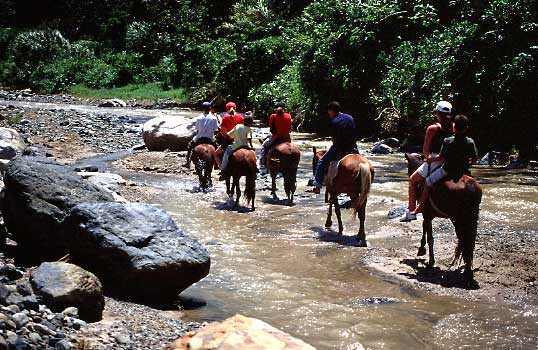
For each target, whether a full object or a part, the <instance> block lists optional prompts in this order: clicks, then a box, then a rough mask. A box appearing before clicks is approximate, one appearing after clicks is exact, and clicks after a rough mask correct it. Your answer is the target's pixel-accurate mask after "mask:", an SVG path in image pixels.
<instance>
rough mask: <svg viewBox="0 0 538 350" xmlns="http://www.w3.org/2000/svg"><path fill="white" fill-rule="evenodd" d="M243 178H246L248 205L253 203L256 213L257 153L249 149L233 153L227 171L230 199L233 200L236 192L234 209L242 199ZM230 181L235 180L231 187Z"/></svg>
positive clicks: (227, 190) (227, 191) (227, 186)
mask: <svg viewBox="0 0 538 350" xmlns="http://www.w3.org/2000/svg"><path fill="white" fill-rule="evenodd" d="M242 176H244V177H245V197H246V199H247V204H248V203H251V205H252V206H251V209H252V211H254V199H255V197H256V153H255V152H254V151H253V150H251V149H248V148H240V149H238V150H237V151H235V152H233V153H232V155H231V156H230V162H229V163H228V167H227V170H226V193H227V194H228V196H230V198H233V194H234V189H235V191H236V199H235V206H234V208H237V206H238V205H239V198H241V189H240V188H239V179H240V178H241V177H242ZM230 179H232V180H233V181H232V186H231V187H230Z"/></svg>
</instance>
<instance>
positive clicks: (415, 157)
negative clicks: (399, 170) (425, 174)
mask: <svg viewBox="0 0 538 350" xmlns="http://www.w3.org/2000/svg"><path fill="white" fill-rule="evenodd" d="M405 159H406V160H407V175H408V176H411V175H413V173H414V172H415V171H416V170H417V169H418V167H419V166H421V165H422V163H424V157H423V156H422V154H420V153H405Z"/></svg>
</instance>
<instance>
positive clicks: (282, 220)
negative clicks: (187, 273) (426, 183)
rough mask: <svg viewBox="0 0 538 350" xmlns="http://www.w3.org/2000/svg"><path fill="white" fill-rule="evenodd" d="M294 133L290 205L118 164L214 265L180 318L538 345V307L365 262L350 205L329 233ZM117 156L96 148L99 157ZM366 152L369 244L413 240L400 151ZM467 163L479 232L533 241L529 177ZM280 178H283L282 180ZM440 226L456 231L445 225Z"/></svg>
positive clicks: (141, 114)
mask: <svg viewBox="0 0 538 350" xmlns="http://www.w3.org/2000/svg"><path fill="white" fill-rule="evenodd" d="M0 104H13V105H15V106H16V107H24V108H37V109H39V108H43V109H74V110H77V111H81V112H85V113H113V114H114V113H117V114H122V115H128V116H130V117H132V118H135V119H138V118H139V119H140V121H144V120H146V119H148V118H149V117H154V116H159V115H170V114H178V115H185V114H188V112H180V111H179V112H178V111H175V112H170V111H159V110H155V111H147V110H136V109H99V108H96V107H89V106H76V105H68V106H67V105H61V104H60V105H51V104H39V103H26V102H16V101H7V102H6V101H2V102H0ZM190 115H191V116H192V113H191V114H190ZM294 139H295V140H296V141H297V143H298V144H299V145H300V146H301V149H302V152H303V154H302V157H301V164H300V170H299V176H298V189H297V195H296V199H295V203H296V205H295V206H293V207H287V206H284V205H282V203H280V202H278V201H276V202H275V201H273V200H271V199H270V198H269V192H268V191H266V190H265V191H264V188H265V187H266V186H267V185H268V183H267V182H263V181H258V191H257V198H256V211H255V212H249V211H248V210H246V208H245V210H239V211H231V210H229V209H230V206H231V205H230V203H229V202H228V201H227V197H226V195H225V194H224V189H223V186H222V184H218V185H217V186H216V188H215V190H214V191H211V192H208V193H200V192H196V191H193V189H194V188H195V187H196V181H195V178H194V176H193V177H191V178H190V179H178V178H173V177H163V176H157V175H148V174H134V173H124V175H126V176H128V177H131V178H133V179H136V180H138V181H141V182H146V183H147V184H148V185H151V186H155V187H160V188H163V189H166V191H164V193H165V194H164V195H163V196H161V197H160V198H158V199H157V200H156V203H155V204H157V205H160V206H162V207H163V208H164V209H166V210H168V211H169V212H170V213H171V214H172V216H173V217H174V218H175V219H176V222H177V223H178V225H179V226H180V227H181V228H183V229H185V230H186V231H187V232H189V233H190V234H191V235H193V236H195V237H196V238H198V239H199V240H200V241H202V242H203V243H204V244H205V245H206V246H207V248H208V249H209V251H210V255H211V259H212V264H211V272H210V274H209V275H208V276H207V277H206V278H205V279H203V280H202V281H200V282H199V283H197V284H196V285H194V286H192V287H191V288H189V289H187V290H186V291H185V292H184V293H183V294H182V296H183V298H184V299H185V300H187V299H193V300H198V301H200V300H201V301H203V302H202V304H203V306H200V307H196V308H191V309H189V310H186V311H185V314H186V317H187V318H188V319H191V320H195V321H212V320H221V319H224V318H226V317H228V316H232V315H234V314H236V313H241V314H244V315H246V316H252V317H256V318H259V319H262V320H264V321H266V322H268V323H270V324H271V325H273V326H275V327H277V328H280V329H282V330H284V331H286V332H289V333H290V334H292V335H294V336H297V337H299V338H301V339H303V340H305V341H307V342H308V343H310V344H312V345H314V346H315V347H317V348H318V349H345V350H356V349H361V346H360V345H359V344H362V345H364V347H365V348H366V349H462V348H464V349H537V348H538V305H536V304H533V303H532V302H527V303H520V304H513V303H512V304H510V303H506V302H498V301H495V300H494V299H488V300H485V301H480V302H472V301H468V300H465V299H462V298H455V297H443V296H437V295H435V294H433V293H429V292H427V291H424V290H422V289H416V288H414V287H412V286H411V285H410V284H409V283H407V282H403V281H401V280H399V279H397V278H395V277H394V276H391V275H386V274H383V273H380V272H378V271H377V270H374V269H372V268H369V267H368V266H367V264H366V262H365V261H364V259H363V258H364V256H365V254H366V252H367V250H366V249H364V248H358V247H356V246H355V244H356V240H355V238H354V236H355V234H356V232H357V230H358V222H355V221H352V220H351V218H350V216H351V214H350V212H349V210H343V220H344V226H345V228H344V237H342V238H338V237H336V236H335V235H334V234H332V233H330V232H326V231H325V230H324V229H323V224H324V222H325V217H326V210H327V208H326V206H325V205H324V203H323V195H314V194H312V193H305V190H306V189H307V187H306V184H307V181H308V179H309V178H310V176H311V159H312V153H311V150H310V149H311V146H312V145H313V144H316V145H321V144H322V143H320V142H314V141H313V140H312V136H311V135H295V136H294ZM361 149H366V145H362V147H361ZM123 155H124V154H118V155H112V156H108V157H100V159H99V161H100V162H109V161H111V160H114V159H116V158H118V157H121V156H123ZM370 159H371V160H372V161H373V163H374V166H375V168H376V178H375V181H374V184H373V186H372V191H371V194H370V196H369V200H368V206H367V219H366V234H367V238H368V241H369V245H370V247H376V245H378V246H381V245H383V246H384V247H388V248H389V249H390V247H398V245H401V244H404V243H403V242H407V243H406V244H408V242H409V239H405V240H404V239H402V238H401V237H402V236H405V235H408V236H409V235H413V237H414V236H415V235H417V227H419V226H418V225H417V224H416V223H415V226H414V227H415V228H414V229H411V228H408V227H413V226H403V225H402V224H400V223H398V222H397V219H393V220H389V219H388V218H387V212H388V211H389V210H390V209H391V208H394V207H396V206H401V205H404V204H405V200H406V196H407V177H406V168H405V164H404V160H403V157H402V155H401V154H395V155H389V156H377V157H374V156H372V157H370ZM95 161H96V160H90V161H89V162H90V163H91V162H95ZM474 172H475V175H476V176H477V177H478V178H479V181H480V182H481V183H482V184H483V188H484V197H483V202H482V205H481V222H480V228H479V234H481V232H484V234H485V232H486V231H488V229H491V227H495V228H496V229H506V230H514V231H515V232H517V233H520V234H521V235H525V237H526V239H529V240H533V241H534V242H536V244H538V241H537V236H538V235H537V228H536V214H537V213H538V180H537V178H538V177H537V174H536V173H530V172H527V171H510V172H506V171H499V170H495V169H489V168H484V169H477V170H475V171H474ZM279 181H281V180H279ZM279 186H280V187H281V188H282V187H283V186H282V184H281V182H279ZM280 194H281V196H283V193H280ZM446 227H448V228H447V229H446V230H449V231H448V232H449V234H453V231H450V230H452V228H451V227H450V225H447V226H446ZM488 232H489V231H488ZM418 239H419V237H418V236H417V237H416V241H418ZM368 249H372V248H368ZM374 249H375V248H374ZM190 304H193V303H192V301H191V302H190Z"/></svg>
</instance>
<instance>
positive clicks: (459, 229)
mask: <svg viewBox="0 0 538 350" xmlns="http://www.w3.org/2000/svg"><path fill="white" fill-rule="evenodd" d="M405 158H406V159H407V165H408V167H407V172H408V175H409V176H411V175H412V174H413V173H414V172H415V170H416V169H417V168H418V167H419V166H420V165H421V164H422V163H423V161H422V158H421V156H420V155H418V154H416V153H413V154H406V155H405ZM430 193H431V194H430V199H429V201H428V203H426V205H425V207H424V211H423V213H422V217H423V218H424V221H423V222H422V239H421V242H420V248H419V249H418V256H423V255H426V247H425V246H426V237H427V241H428V248H429V262H428V266H429V267H433V266H434V265H435V256H434V251H433V230H432V221H433V219H434V218H449V219H450V220H451V221H452V223H453V224H454V227H455V229H456V236H457V238H458V244H457V245H456V250H455V255H454V260H453V261H452V264H451V265H454V264H455V263H457V262H458V261H459V260H460V259H461V258H463V262H464V264H465V275H466V276H467V277H469V278H470V279H472V277H473V254H474V248H475V241H476V231H477V226H478V214H479V211H480V202H481V200H482V189H481V187H480V185H479V184H478V182H477V181H476V180H475V179H473V178H472V177H470V176H467V175H463V176H462V177H461V179H460V180H459V181H458V182H456V183H454V182H453V181H446V182H444V183H443V182H441V183H438V184H437V185H435V186H434V187H433V189H432V190H431V192H430ZM419 198H420V195H419Z"/></svg>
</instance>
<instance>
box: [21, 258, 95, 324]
mask: <svg viewBox="0 0 538 350" xmlns="http://www.w3.org/2000/svg"><path fill="white" fill-rule="evenodd" d="M30 282H31V283H32V287H33V288H34V292H35V294H37V295H40V296H42V297H43V301H44V302H45V305H47V306H48V307H49V308H50V309H51V310H52V311H55V312H62V311H64V310H65V309H66V308H68V307H76V308H77V309H78V312H79V315H80V318H81V319H83V320H85V321H88V322H94V321H99V320H100V319H101V318H102V314H103V308H104V306H105V299H104V296H103V287H102V285H101V282H100V281H99V279H98V278H97V277H96V276H95V275H94V274H92V273H91V272H88V271H86V270H84V269H82V268H80V267H78V266H76V265H73V264H68V263H63V262H47V263H43V264H41V265H40V266H39V267H38V268H36V269H35V270H34V271H32V273H31V276H30Z"/></svg>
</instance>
